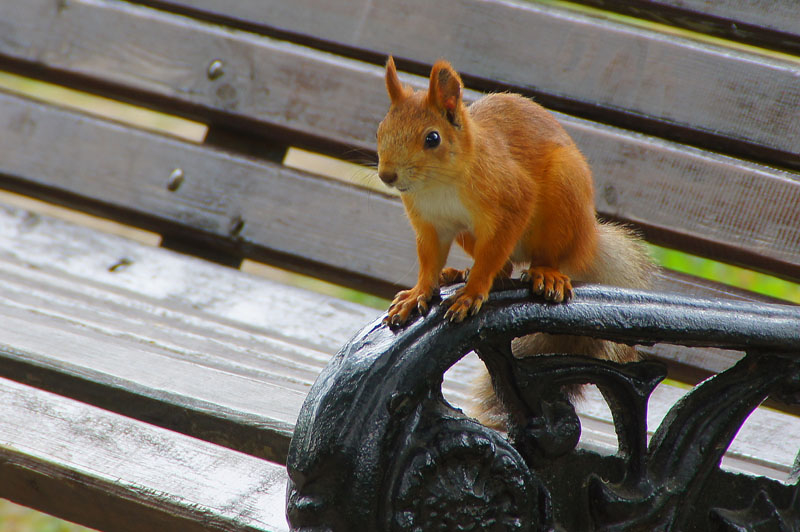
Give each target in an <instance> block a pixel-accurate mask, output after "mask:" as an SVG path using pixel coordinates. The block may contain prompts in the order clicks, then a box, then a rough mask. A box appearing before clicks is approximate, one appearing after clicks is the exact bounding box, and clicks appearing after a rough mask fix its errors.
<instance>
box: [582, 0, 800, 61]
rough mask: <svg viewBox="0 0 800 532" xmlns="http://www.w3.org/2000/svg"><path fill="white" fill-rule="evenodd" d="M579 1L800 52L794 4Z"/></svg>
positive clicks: (799, 16) (773, 0)
mask: <svg viewBox="0 0 800 532" xmlns="http://www.w3.org/2000/svg"><path fill="white" fill-rule="evenodd" d="M576 1H577V2H578V3H581V4H586V5H590V6H594V7H599V8H601V9H607V10H609V11H616V12H618V13H623V14H626V15H631V16H634V17H640V18H644V19H647V20H653V21H656V22H661V23H665V24H671V25H674V26H678V27H682V28H686V29H689V30H692V31H697V32H700V33H706V34H710V35H716V36H720V37H723V38H726V39H732V40H736V41H742V42H745V43H749V44H753V45H756V46H765V47H768V48H773V49H775V50H783V51H786V52H789V53H793V54H797V53H798V52H800V26H799V25H798V24H797V21H798V20H800V8H799V7H798V5H797V3H796V2H794V1H793V0H766V1H764V0H762V1H755V2H754V1H752V0H715V1H714V2H709V1H708V0H623V1H620V0H576Z"/></svg>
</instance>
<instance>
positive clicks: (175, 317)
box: [0, 208, 744, 452]
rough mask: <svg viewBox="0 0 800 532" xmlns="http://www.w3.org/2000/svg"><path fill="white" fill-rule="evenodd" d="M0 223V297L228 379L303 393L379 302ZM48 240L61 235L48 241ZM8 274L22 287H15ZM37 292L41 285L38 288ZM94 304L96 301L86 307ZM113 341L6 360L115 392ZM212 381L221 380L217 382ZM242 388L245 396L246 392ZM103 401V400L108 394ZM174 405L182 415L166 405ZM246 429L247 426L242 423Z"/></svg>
mask: <svg viewBox="0 0 800 532" xmlns="http://www.w3.org/2000/svg"><path fill="white" fill-rule="evenodd" d="M0 229H1V230H0V249H2V250H4V251H3V252H2V253H0V277H2V278H4V286H5V287H6V291H7V293H8V294H9V297H8V300H7V301H6V304H7V305H12V302H14V301H17V298H19V297H23V301H27V302H28V303H27V304H28V310H30V311H33V310H35V309H36V303H35V298H37V297H39V299H40V300H41V301H42V303H41V304H42V305H45V304H46V307H47V308H55V309H65V310H62V311H61V314H60V316H61V317H62V319H63V320H64V321H65V322H66V325H63V326H65V327H66V326H67V325H68V326H69V327H70V329H71V330H77V331H80V332H83V330H84V329H86V328H87V327H88V328H91V329H93V330H95V331H100V332H96V333H95V337H97V335H99V334H100V333H104V334H106V336H107V338H106V340H105V341H109V342H113V343H112V345H116V343H122V345H123V347H125V348H126V349H131V346H135V348H136V349H144V350H146V351H147V352H148V353H149V354H148V355H147V356H148V357H151V358H152V357H158V356H166V357H168V358H169V357H170V356H171V357H172V358H175V357H177V358H178V360H177V361H174V360H168V364H169V365H170V366H171V367H175V365H176V364H182V363H183V362H182V361H187V360H188V361H191V362H192V363H193V364H195V365H197V366H198V368H199V369H198V370H197V371H199V372H201V373H204V370H203V369H202V368H203V367H205V366H210V367H211V372H212V373H213V374H216V372H222V373H223V374H232V375H225V379H227V380H226V382H231V383H233V382H236V379H237V378H238V379H247V378H253V379H259V380H264V384H263V385H264V386H265V387H270V386H274V387H281V388H285V389H287V390H288V392H287V393H289V394H300V396H302V390H303V389H305V388H304V387H307V386H309V385H310V384H311V382H313V380H314V379H315V378H316V374H317V373H318V372H319V371H320V370H321V369H322V367H323V366H324V365H325V364H326V363H327V361H328V359H329V357H330V356H331V355H333V354H334V353H335V352H336V351H338V349H339V348H340V347H341V345H343V344H344V343H345V342H346V341H347V340H349V338H350V337H351V336H352V335H353V334H354V333H355V332H356V331H357V330H359V329H360V328H361V327H363V326H365V325H366V324H367V323H369V322H370V321H372V320H373V319H375V318H376V317H377V316H378V315H379V314H380V313H381V311H379V310H375V309H368V308H365V307H361V306H359V305H355V304H349V303H346V302H343V301H338V300H335V299H332V298H326V297H321V296H318V295H316V294H309V293H308V292H306V291H305V290H301V289H289V288H288V287H281V285H279V284H276V283H273V282H270V281H266V280H264V279H259V278H255V277H253V276H250V275H245V274H242V273H241V272H237V271H235V270H232V269H230V268H224V267H221V266H218V265H215V264H209V263H207V262H205V261H202V260H198V259H193V258H191V257H186V256H181V255H177V254H175V253H173V252H169V251H167V250H163V249H157V248H150V247H148V246H144V245H142V244H138V243H135V242H132V241H129V240H126V239H124V238H120V237H115V236H113V235H105V234H100V233H97V232H95V231H93V230H90V229H87V228H81V227H75V226H71V225H70V224H68V223H63V222H59V221H57V220H53V219H50V218H47V217H39V216H35V215H29V214H26V213H25V211H20V210H17V209H12V208H5V209H0ZM54 241H55V242H60V243H62V244H61V245H59V246H54V245H53V242H54ZM120 257H124V258H127V266H125V267H124V268H119V269H116V270H114V271H109V265H110V264H115V263H117V262H118V261H119V260H120ZM15 286H19V288H17V289H14V287H15ZM686 286H689V287H690V293H691V294H693V295H696V296H700V297H738V298H742V297H744V295H743V294H741V293H737V292H731V291H730V289H727V288H724V287H720V286H719V285H716V284H714V283H710V282H702V281H700V280H697V279H693V278H690V277H689V276H677V277H675V276H666V275H660V276H659V279H658V282H657V288H658V289H659V290H667V291H676V292H681V291H684V290H685V287H686ZM30 287H36V288H35V289H30V293H29V292H28V291H29V288H30ZM40 292H41V293H42V295H41V296H37V293H40ZM15 294H16V295H15ZM12 296H14V297H13V298H12ZM285 298H289V300H291V301H292V304H291V305H288V306H287V305H286V299H285ZM93 305H96V306H97V308H98V310H96V311H95V310H92V309H93ZM12 306H13V311H14V312H15V313H19V312H20V304H19V303H13V305H12ZM23 308H24V307H23ZM75 308H77V309H79V310H80V313H79V315H78V316H79V317H80V319H81V320H83V321H84V323H85V324H86V325H85V326H80V325H78V324H77V323H75V322H74V320H68V319H66V318H65V317H66V316H69V314H70V312H72V310H71V309H75ZM48 312H50V314H51V317H50V320H51V321H50V322H49V323H50V324H51V325H52V324H54V323H55V324H58V323H61V322H60V321H59V315H58V314H56V315H54V316H53V314H54V312H55V311H53V310H49V311H48ZM76 317H77V316H76ZM52 326H54V327H55V326H56V325H52ZM18 333H19V334H22V333H21V332H18ZM34 338H36V336H34ZM25 341H28V342H29V341H35V340H30V339H28V340H25ZM83 341H89V340H83ZM98 342H101V340H100V339H98ZM93 345H94V344H93ZM99 345H102V343H100V344H99ZM106 351H109V350H108V349H106ZM110 351H112V352H111V353H110V354H104V355H102V357H103V360H101V361H100V362H99V363H98V365H97V366H96V367H93V368H89V369H90V370H91V371H89V372H88V373H87V372H86V371H82V372H81V375H80V376H78V377H75V376H74V373H75V372H76V371H77V369H79V368H80V366H81V365H82V364H81V362H80V359H73V362H72V365H70V366H67V367H65V366H64V364H63V363H61V364H60V365H58V363H57V361H58V360H59V354H58V350H55V353H48V354H46V355H47V356H46V357H45V358H44V359H43V358H42V357H44V355H41V354H39V355H37V357H34V358H33V359H32V360H24V361H23V360H22V357H19V356H17V355H11V358H12V359H14V360H16V361H17V364H18V365H22V369H19V370H16V369H15V370H14V376H15V377H17V378H27V379H30V378H31V375H37V374H38V375H40V374H41V373H43V372H44V370H43V369H42V368H41V365H42V364H43V362H42V360H48V361H50V362H48V364H50V367H53V366H56V370H55V371H56V372H64V371H70V372H71V375H73V376H70V379H77V378H80V380H81V382H83V381H86V380H87V379H88V380H90V381H91V380H92V379H93V380H94V382H95V383H96V384H95V385H96V386H98V387H99V389H100V390H102V393H100V391H95V390H88V391H87V389H86V388H85V385H83V386H78V385H77V384H75V385H74V386H72V385H70V386H67V385H65V384H64V383H63V382H61V381H59V380H56V382H55V383H49V384H48V386H50V387H51V388H55V389H59V390H62V389H63V388H65V387H66V388H67V389H66V390H65V391H66V392H68V393H70V394H73V396H74V394H81V393H82V394H84V395H81V396H80V397H81V398H83V399H84V400H90V401H92V402H98V401H103V400H105V401H106V402H111V403H113V402H114V398H115V397H117V396H118V395H119V394H123V392H124V390H117V391H109V390H107V389H106V388H107V387H108V386H112V385H114V386H115V385H116V384H114V383H116V382H117V381H118V380H120V379H121V380H122V381H125V382H130V381H134V380H135V379H137V378H139V379H140V378H141V376H140V371H139V370H138V369H137V367H136V366H132V365H130V364H129V363H128V364H127V365H126V362H125V360H124V359H123V361H122V362H120V363H119V364H117V365H116V366H114V367H115V368H116V369H115V370H114V372H112V373H110V374H109V373H106V374H101V375H98V372H99V370H100V369H102V368H108V367H109V366H110V364H111V362H110V361H109V360H107V359H108V357H112V358H114V357H117V356H118V355H115V354H114V353H113V350H110ZM652 351H653V352H654V353H655V354H656V355H657V356H659V357H660V358H663V359H665V360H667V361H669V362H671V363H674V362H675V361H680V362H682V363H684V364H685V365H686V366H689V367H695V368H697V370H696V371H699V372H700V374H701V375H702V376H705V375H707V374H708V372H710V371H719V370H722V369H725V368H727V367H729V366H730V365H731V364H732V363H733V362H735V361H736V360H737V359H738V358H739V354H737V353H730V352H727V351H721V350H702V349H690V348H683V347H677V346H656V347H655V348H652ZM159 353H160V354H159ZM28 357H30V354H28ZM121 358H122V357H121ZM9 360H10V359H9V358H8V355H7V358H6V363H5V367H6V371H10V370H9V369H8V367H9V362H8V361H9ZM76 360H77V362H76ZM33 361H37V362H36V364H38V366H36V368H33V369H32V368H31V367H30V366H31V365H32V364H34V362H33ZM181 367H183V366H181ZM23 370H24V371H23ZM25 372H27V373H25ZM21 374H22V377H19V376H20V375H21ZM25 375H27V377H25ZM103 375H105V376H103ZM193 378H196V379H198V380H202V379H205V377H193ZM62 380H63V379H62ZM98 382H99V384H97V383H98ZM109 382H110V384H109ZM470 382H471V374H470V373H469V372H467V373H464V372H460V373H459V372H458V371H456V372H454V373H453V374H452V375H451V376H450V377H449V378H448V379H447V380H446V390H447V393H449V394H451V396H452V397H454V398H456V399H458V400H460V401H461V402H463V401H464V400H466V398H467V397H468V396H469V393H470V391H469V384H470ZM690 382H691V381H690ZM140 384H142V383H141V382H140ZM144 384H146V383H144ZM298 387H299V388H298ZM148 390H150V391H148ZM89 392H91V394H90V393H89ZM138 393H140V394H141V395H142V396H144V397H145V398H147V397H150V398H151V400H149V401H148V402H145V403H144V406H147V407H148V408H150V409H151V410H152V411H153V412H156V414H157V415H158V416H160V417H161V418H162V419H163V421H161V423H170V425H169V426H170V427H171V428H176V429H177V428H178V427H176V424H177V423H179V422H180V425H181V430H185V431H189V432H190V433H194V434H197V435H199V432H191V431H205V432H208V431H209V430H210V428H209V426H210V427H212V428H213V427H214V426H215V425H214V422H213V421H214V420H215V419H216V420H222V421H226V420H229V419H231V417H232V416H234V414H236V415H239V414H237V411H236V410H235V409H233V410H225V409H222V408H217V409H216V410H215V409H212V411H210V412H209V411H208V410H207V409H206V410H202V409H201V410H202V411H203V413H204V414H205V415H207V416H210V417H211V418H212V419H211V420H208V419H205V418H204V420H205V422H206V424H205V425H203V424H201V423H198V422H197V421H195V423H194V424H192V425H191V426H188V427H187V423H186V422H185V421H183V417H181V416H186V417H188V418H190V419H192V417H193V415H194V414H191V412H189V413H187V412H186V411H185V410H184V409H185V408H186V405H185V404H182V405H178V406H175V405H174V404H173V402H172V397H171V396H170V397H164V396H163V394H161V395H159V394H158V393H156V392H154V391H153V390H152V387H151V388H147V387H146V386H145V388H143V389H139V390H138ZM220 393H224V391H222V390H220ZM215 394H216V392H215V391H214V390H204V391H203V393H202V394H200V395H197V396H195V399H197V401H198V403H197V404H199V405H200V406H202V408H203V409H205V408H206V407H207V404H206V403H207V402H209V401H211V402H214V401H218V400H219V401H220V403H219V404H221V405H225V404H229V402H230V401H231V399H230V398H228V399H225V398H222V399H218V398H217V397H216V395H215ZM89 395H91V397H89ZM237 396H238V394H237ZM243 399H244V400H245V401H247V398H246V397H245V398H243ZM153 400H156V401H158V403H157V404H158V408H155V407H154V406H153V404H152V401H153ZM299 400H300V397H298V401H299ZM101 404H102V405H103V406H105V407H109V408H111V407H112V406H113V405H109V404H106V403H101ZM123 404H127V403H123ZM144 406H140V405H138V404H134V405H133V406H132V408H133V407H136V408H135V410H137V411H138V412H139V413H138V414H136V413H135V412H133V411H130V412H126V413H129V414H130V415H139V416H142V415H150V416H151V417H154V416H155V415H156V414H153V413H151V412H150V411H148V410H146V409H145V408H144ZM191 406H192V405H190V407H191ZM295 406H299V403H298V404H297V405H295ZM192 408H194V407H192ZM239 408H241V405H240V406H239ZM247 408H248V409H249V412H250V413H251V414H253V415H257V416H258V415H260V416H266V418H268V419H271V420H273V422H272V423H275V421H274V420H276V419H277V420H278V421H281V420H282V421H281V422H282V423H284V425H283V426H284V427H285V423H286V421H287V419H288V420H289V421H291V422H293V418H292V414H285V413H283V414H281V413H280V412H278V413H275V412H274V411H273V410H274V409H272V408H271V405H269V404H267V403H263V402H261V401H259V402H258V403H255V404H250V405H249V406H247ZM176 409H177V410H178V411H179V412H181V416H176V415H173V413H174V412H175V410H176ZM190 410H191V409H190ZM192 411H193V412H196V410H192ZM240 413H241V412H240ZM197 415H199V414H197ZM148 419H150V418H148ZM281 427H282V426H281V425H280V424H278V425H277V426H276V428H275V430H272V432H271V435H269V436H265V435H263V434H262V435H261V436H259V438H267V437H268V438H276V439H277V441H278V442H285V441H286V431H285V430H283V428H281ZM248 430H254V429H253V427H252V426H250V429H248ZM243 434H244V435H243ZM243 434H238V435H236V437H234V435H233V434H231V435H229V436H228V437H227V439H228V440H229V441H228V443H227V444H229V445H232V446H236V447H237V448H240V449H247V450H248V452H259V451H258V450H257V449H256V450H253V449H252V448H249V447H239V446H242V445H244V444H243V443H242V441H241V440H244V439H246V437H249V438H250V440H248V441H250V442H251V445H255V444H254V443H253V442H256V441H259V440H258V438H256V437H255V436H252V435H251V434H249V433H248V432H247V431H245V432H244V433H243ZM215 437H218V436H215ZM237 438H238V439H237ZM234 440H235V441H234ZM276 445H278V444H276Z"/></svg>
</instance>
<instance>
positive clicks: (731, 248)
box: [0, 72, 800, 294]
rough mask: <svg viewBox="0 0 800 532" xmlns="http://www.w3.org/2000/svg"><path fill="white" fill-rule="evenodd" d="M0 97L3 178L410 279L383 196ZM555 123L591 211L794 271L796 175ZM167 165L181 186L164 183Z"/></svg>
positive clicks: (242, 248)
mask: <svg viewBox="0 0 800 532" xmlns="http://www.w3.org/2000/svg"><path fill="white" fill-rule="evenodd" d="M373 74H375V79H373V82H374V85H376V86H377V89H376V90H381V91H382V90H383V88H382V86H381V84H380V82H379V79H378V76H379V73H378V72H373ZM413 81H414V82H415V83H417V84H420V83H422V82H423V80H421V79H419V78H414V79H413ZM471 96H474V93H473V94H471ZM0 102H2V105H0V125H2V128H0V141H1V142H2V143H3V145H4V146H6V147H7V155H6V156H4V157H3V159H2V160H1V161H0V173H2V174H5V175H8V176H15V177H17V178H18V180H15V181H14V182H8V183H7V185H8V186H22V187H24V186H25V184H26V183H35V184H37V185H40V186H42V187H45V189H54V190H57V191H59V192H61V193H67V194H70V195H72V199H73V200H74V201H75V203H76V204H77V205H78V206H79V207H81V208H94V209H99V211H100V212H102V213H103V214H105V215H107V216H119V215H120V212H123V213H131V212H134V213H135V214H136V215H137V216H138V217H139V219H138V220H135V221H136V222H137V223H140V224H145V225H149V227H150V228H153V229H159V230H160V231H161V232H162V233H169V232H170V231H199V232H200V233H203V234H206V235H207V236H208V237H209V238H213V239H216V240H215V242H216V245H220V246H229V247H231V246H233V247H237V249H238V250H239V251H238V252H240V253H244V254H247V255H249V256H251V257H254V258H257V259H258V258H268V259H269V258H271V259H275V258H276V257H275V256H276V254H277V255H278V258H279V259H280V258H283V259H286V258H287V257H289V259H286V260H287V261H288V262H291V260H290V259H291V257H295V263H294V267H297V266H298V265H299V264H302V261H303V260H310V261H312V262H314V263H315V266H314V267H316V266H320V267H321V268H322V269H324V268H325V267H326V266H327V267H328V274H327V275H330V276H336V275H337V272H343V275H341V276H340V277H341V278H342V279H344V278H349V282H351V283H353V282H360V281H363V282H364V283H366V285H369V284H370V283H371V284H372V287H370V286H366V285H365V286H366V287H367V288H368V289H371V290H376V289H377V290H382V292H383V293H384V294H388V293H391V292H392V291H393V290H394V286H396V285H403V284H408V283H411V282H412V281H413V279H414V271H415V257H416V255H415V251H414V240H413V237H412V235H411V231H410V229H409V226H408V223H407V221H406V220H405V216H404V214H403V213H402V208H401V206H400V204H399V201H398V200H397V199H396V198H393V197H388V196H384V195H381V194H378V193H375V192H370V191H366V190H363V189H360V188H357V187H353V186H349V185H345V184H342V183H339V182H336V181H332V180H327V179H323V178H319V177H314V176H311V175H308V174H305V173H303V172H300V171H296V170H292V169H289V168H286V167H282V166H280V165H275V164H272V163H268V162H263V163H260V162H257V161H254V160H252V159H249V158H244V157H236V156H232V155H229V154H226V153H224V152H219V151H216V150H211V149H205V148H203V147H200V146H197V145H194V144H191V143H187V142H183V141H180V140H177V139H171V138H166V137H163V136H160V135H158V134H155V133H148V132H143V131H139V130H135V129H131V128H126V127H124V126H121V125H118V124H112V123H108V122H104V121H102V120H99V119H95V118H90V117H86V116H84V115H81V114H79V113H75V112H72V111H65V110H58V109H54V108H52V107H50V106H47V105H45V104H40V103H36V102H32V101H30V100H26V99H24V98H19V97H15V96H11V95H7V94H3V93H0ZM376 120H377V117H376ZM566 125H567V127H568V128H569V130H570V132H571V133H572V134H573V135H575V137H576V138H577V141H578V142H579V143H580V145H581V146H582V147H583V148H584V150H585V151H586V153H587V155H588V156H589V158H590V160H591V162H592V164H593V166H594V169H595V176H596V188H597V191H598V194H597V195H596V201H597V207H598V210H599V211H600V212H601V213H602V214H604V215H606V216H610V217H612V218H615V219H619V220H623V221H629V222H634V223H635V224H637V225H639V226H641V227H644V228H645V229H646V230H647V232H648V236H649V237H650V238H651V239H653V240H655V241H656V242H661V243H666V244H672V245H673V246H674V247H678V248H682V249H685V250H689V251H694V252H698V253H700V254H711V255H712V256H715V257H717V258H718V259H719V260H729V261H732V262H736V263H740V264H743V265H746V266H749V267H752V268H756V269H760V270H764V271H767V272H774V273H775V274H777V275H780V276H784V277H787V278H793V279H800V233H798V231H797V230H796V227H797V225H798V223H800V179H797V176H795V175H793V174H791V173H788V172H781V171H778V170H774V169H770V168H767V167H764V166H759V165H756V164H752V163H744V162H740V161H735V160H732V159H729V158H725V157H722V156H717V155H713V154H707V153H702V152H700V151H699V150H694V149H690V148H686V147H682V146H679V145H675V144H671V143H667V142H665V141H661V140H658V139H654V138H651V137H644V136H632V135H625V134H623V133H621V132H620V131H619V130H615V129H612V128H608V127H601V126H598V125H596V124H591V123H588V122H584V121H579V120H575V119H572V120H570V121H568V122H566ZM373 127H374V126H373ZM63 135H69V138H70V142H69V143H64V142H62V139H63ZM373 137H374V132H373ZM100 147H102V149H101V148H100ZM175 168H181V169H182V170H183V172H184V183H183V184H182V185H181V187H180V188H179V189H178V190H176V191H170V190H169V189H168V187H167V182H168V180H169V174H170V173H171V172H172V170H173V169H175ZM29 192H30V191H29ZM37 193H41V191H40V190H37ZM84 198H86V199H87V200H90V203H85V200H84ZM82 201H84V203H83V204H81V202H82ZM754 206H757V208H754ZM240 222H241V223H240ZM332 242H335V243H336V245H335V246H334V247H332V246H331V243H332ZM390 285H391V286H390ZM381 286H382V288H380V287H381Z"/></svg>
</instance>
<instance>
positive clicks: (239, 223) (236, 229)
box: [228, 216, 244, 237]
mask: <svg viewBox="0 0 800 532" xmlns="http://www.w3.org/2000/svg"><path fill="white" fill-rule="evenodd" d="M242 229H244V220H243V219H242V217H241V216H237V217H235V218H233V219H232V220H231V224H230V226H229V229H228V234H229V235H230V236H232V237H238V236H239V234H240V233H241V232H242Z"/></svg>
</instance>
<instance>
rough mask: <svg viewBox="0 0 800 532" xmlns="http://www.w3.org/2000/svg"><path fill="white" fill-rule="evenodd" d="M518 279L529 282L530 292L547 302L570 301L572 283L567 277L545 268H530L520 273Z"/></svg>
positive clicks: (552, 269) (553, 269)
mask: <svg viewBox="0 0 800 532" xmlns="http://www.w3.org/2000/svg"><path fill="white" fill-rule="evenodd" d="M520 279H522V280H523V281H530V283H531V291H532V292H533V293H534V294H536V295H541V296H544V298H545V299H546V300H548V301H552V302H553V303H561V302H562V301H569V300H570V299H572V282H571V281H570V280H569V277H568V276H566V275H564V274H563V273H561V272H560V271H558V270H556V269H555V268H548V267H547V266H532V267H530V268H528V269H527V270H525V271H524V272H522V275H521V276H520Z"/></svg>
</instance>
